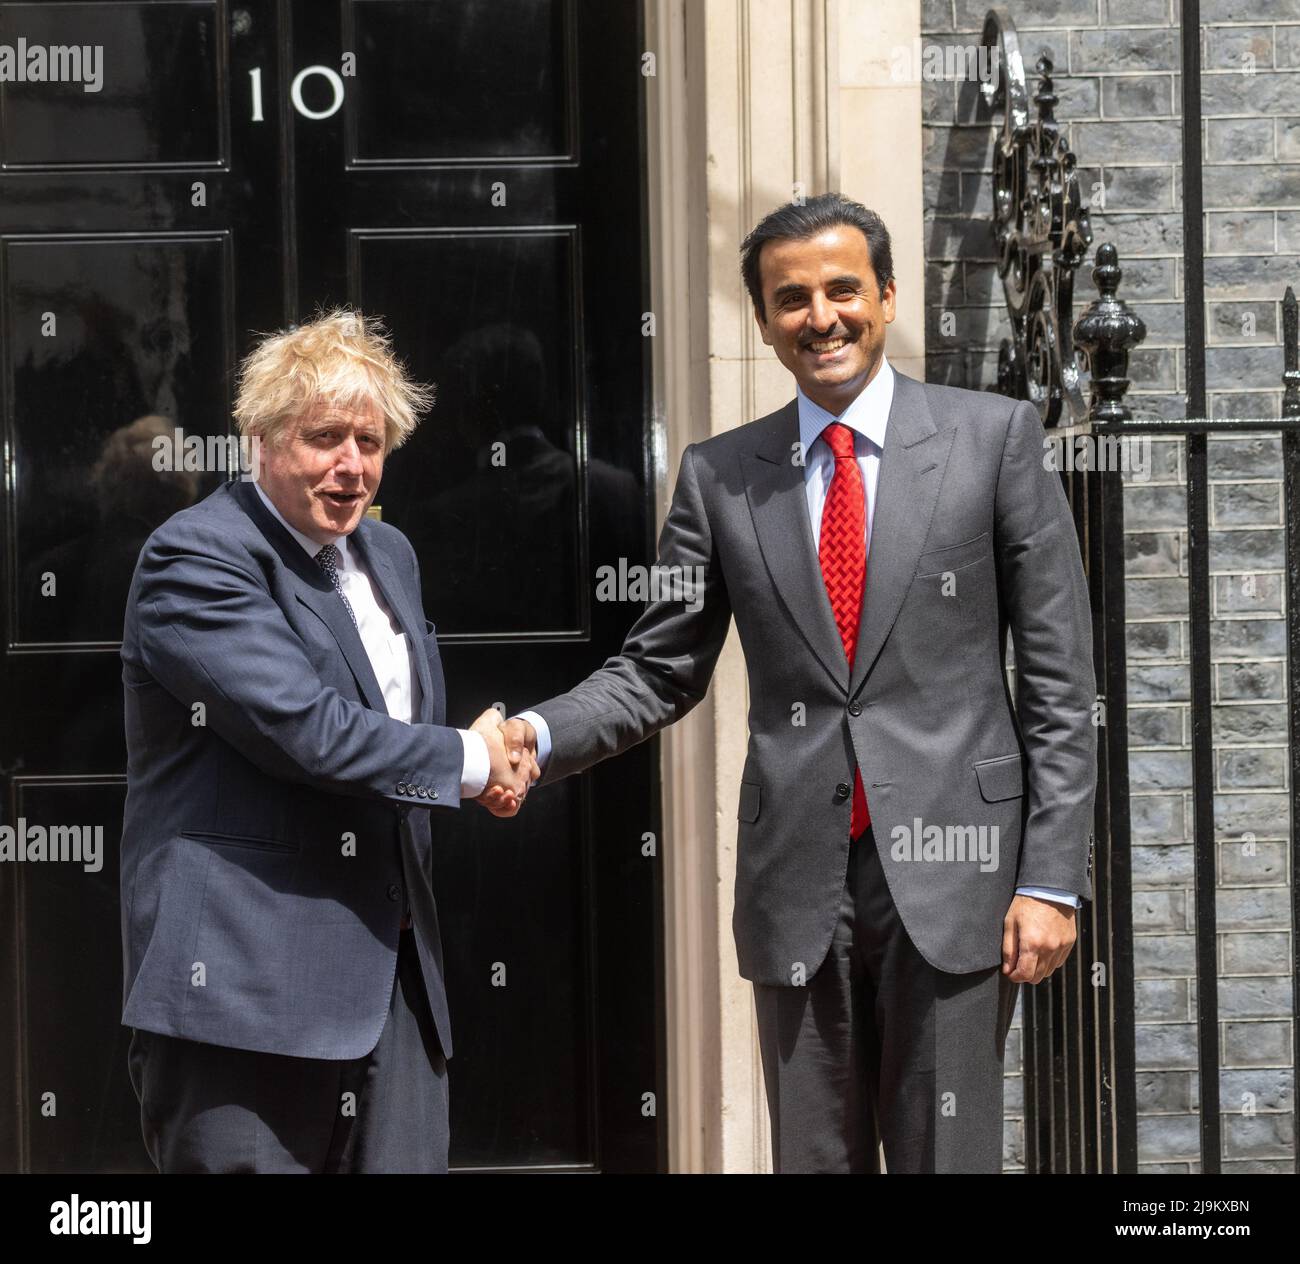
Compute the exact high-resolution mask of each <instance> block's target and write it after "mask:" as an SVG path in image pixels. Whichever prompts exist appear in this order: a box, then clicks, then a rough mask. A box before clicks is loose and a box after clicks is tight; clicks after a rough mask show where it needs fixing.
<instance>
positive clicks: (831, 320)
mask: <svg viewBox="0 0 1300 1264" xmlns="http://www.w3.org/2000/svg"><path fill="white" fill-rule="evenodd" d="M808 321H809V323H810V324H811V325H812V327H813V329H814V330H815V331H816V332H817V333H819V334H828V333H830V331H831V330H832V329H833V328H834V327H835V325H836V324H837V323H838V322H839V316H838V315H837V313H836V311H835V305H834V304H833V303H831V302H829V301H827V298H826V296H825V295H824V294H814V295H813V296H812V300H811V302H810V304H809V308H808Z"/></svg>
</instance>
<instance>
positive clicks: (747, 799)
mask: <svg viewBox="0 0 1300 1264" xmlns="http://www.w3.org/2000/svg"><path fill="white" fill-rule="evenodd" d="M758 808H759V787H758V784H757V783H756V782H753V781H742V782H741V783H740V807H739V809H738V810H737V812H736V819H737V820H740V821H745V822H747V823H749V822H753V821H756V820H758Z"/></svg>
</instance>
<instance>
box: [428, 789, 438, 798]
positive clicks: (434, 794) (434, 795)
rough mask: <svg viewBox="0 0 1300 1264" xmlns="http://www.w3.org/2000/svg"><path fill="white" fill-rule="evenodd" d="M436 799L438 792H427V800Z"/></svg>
mask: <svg viewBox="0 0 1300 1264" xmlns="http://www.w3.org/2000/svg"><path fill="white" fill-rule="evenodd" d="M437 797H438V792H437V791H436V790H430V791H429V798H431V799H436V798H437Z"/></svg>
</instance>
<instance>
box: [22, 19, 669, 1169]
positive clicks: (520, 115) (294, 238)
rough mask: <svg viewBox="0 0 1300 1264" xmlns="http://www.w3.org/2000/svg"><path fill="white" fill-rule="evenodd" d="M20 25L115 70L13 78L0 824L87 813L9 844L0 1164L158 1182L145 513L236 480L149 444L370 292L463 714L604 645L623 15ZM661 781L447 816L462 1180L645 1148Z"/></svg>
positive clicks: (443, 883) (634, 169)
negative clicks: (37, 847) (141, 854)
mask: <svg viewBox="0 0 1300 1264" xmlns="http://www.w3.org/2000/svg"><path fill="white" fill-rule="evenodd" d="M20 39H25V41H26V47H27V48H28V49H30V48H32V47H33V46H43V47H50V46H64V47H68V46H89V47H92V48H93V47H94V46H100V47H101V48H102V62H101V63H100V65H101V70H102V80H101V83H100V84H99V86H98V89H97V90H96V91H86V90H85V89H86V86H87V85H86V82H85V81H84V80H83V81H82V82H76V81H71V82H69V81H65V82H50V81H36V82H31V81H29V82H10V83H5V84H3V85H0V146H3V152H2V153H0V163H2V164H3V166H2V168H0V310H2V312H3V338H2V340H0V341H2V354H3V401H2V405H3V418H2V425H3V440H2V442H3V451H4V466H3V469H4V477H3V492H2V495H3V506H2V508H3V531H4V538H3V543H4V547H3V550H2V556H0V618H2V619H3V628H4V639H3V665H2V667H0V708H2V710H0V715H2V716H3V720H2V724H0V813H2V815H0V823H2V824H4V825H6V826H9V827H10V829H11V830H15V831H16V830H18V829H19V828H20V822H21V823H23V824H24V825H25V828H26V831H27V835H28V837H29V838H30V837H31V836H32V827H43V828H45V829H47V830H48V829H51V828H53V827H58V828H60V829H61V830H63V831H64V832H63V834H62V838H63V842H64V846H65V847H68V846H69V840H71V839H75V838H78V837H80V838H81V840H82V847H81V849H80V850H75V849H73V850H72V851H71V855H72V856H74V857H75V856H80V857H81V860H80V861H78V860H75V859H71V858H70V859H68V860H61V861H52V860H45V861H37V860H33V859H27V860H24V861H19V860H17V859H14V860H12V861H9V860H6V861H4V862H0V917H2V918H3V925H4V926H5V929H6V934H5V935H4V937H3V946H0V986H2V987H3V996H2V997H0V1002H2V1003H3V1011H2V1012H3V1014H4V1024H3V1028H2V1029H0V1036H2V1041H0V1076H3V1079H4V1083H5V1086H6V1091H7V1092H9V1093H11V1094H12V1109H4V1110H0V1164H3V1166H4V1167H6V1168H9V1169H19V1170H33V1171H69V1170H73V1171H121V1170H135V1169H147V1168H148V1166H149V1165H148V1160H147V1158H146V1156H145V1154H144V1151H143V1145H142V1142H141V1140H140V1130H139V1121H138V1108H137V1105H136V1102H135V1098H134V1095H133V1094H132V1091H131V1087H130V1084H129V1081H128V1080H127V1076H126V1038H127V1035H128V1033H127V1031H126V1029H124V1028H122V1027H121V1026H120V1025H119V1016H120V1005H121V966H120V939H119V923H118V889H117V845H118V841H119V839H118V836H119V831H120V825H121V812H122V802H123V795H124V789H125V785H124V778H123V770H124V766H125V753H124V745H123V738H122V714H121V677H120V662H119V659H118V656H117V651H118V642H119V639H120V635H121V625H122V610H123V604H124V599H125V594H126V590H127V586H128V583H129V579H130V574H131V569H132V567H133V566H134V562H135V558H136V555H137V554H138V552H139V549H140V545H141V544H142V542H143V540H144V539H145V537H146V536H147V535H148V533H149V532H150V531H151V530H152V529H153V527H155V526H156V525H157V524H158V523H159V522H161V521H163V520H164V519H165V518H167V517H168V516H169V515H170V514H171V513H174V512H176V511H177V510H178V509H180V508H183V507H184V506H185V505H187V504H190V503H192V502H193V501H194V500H195V499H197V498H200V497H202V496H204V495H206V494H207V493H208V492H209V491H210V490H211V489H212V488H213V487H215V486H216V484H217V482H218V481H219V480H220V479H221V478H223V477H226V476H227V475H225V474H224V473H221V472H217V471H214V470H213V469H211V468H207V469H196V470H184V469H182V470H159V469H157V468H155V466H156V465H157V464H159V461H158V459H157V458H156V452H157V450H158V443H157V441H158V440H160V438H170V439H172V440H173V441H174V440H175V438H176V433H175V432H176V430H177V429H178V428H179V429H180V430H181V431H182V432H183V433H184V435H189V436H194V435H198V436H204V435H214V436H215V435H226V434H228V433H229V432H230V422H229V415H230V405H231V396H232V391H233V384H234V368H235V365H236V364H237V362H238V359H239V357H240V355H242V354H243V353H244V352H245V351H246V350H247V349H248V347H249V345H250V340H251V338H252V337H253V336H254V334H255V333H256V332H258V331H268V330H272V329H277V328H280V327H283V326H284V325H285V324H286V323H288V322H290V321H294V320H299V319H305V318H308V317H310V315H312V314H313V312H314V311H315V310H316V309H317V308H319V307H329V306H333V305H335V304H339V303H344V302H349V303H354V304H356V305H358V306H359V307H361V308H362V309H363V310H364V311H366V312H368V313H375V314H381V315H383V316H384V317H385V318H386V320H387V322H388V324H389V326H390V329H391V331H392V333H393V338H394V343H395V346H396V349H397V350H398V352H399V354H400V355H401V356H402V357H403V358H404V359H405V360H406V361H407V362H408V363H409V364H410V366H411V368H412V369H413V371H414V373H415V375H416V376H417V377H418V378H420V379H421V380H423V381H429V382H433V383H435V384H436V386H437V390H438V402H437V405H436V406H435V408H434V409H433V411H432V412H431V413H430V414H429V415H428V417H426V419H425V421H424V423H423V424H422V426H421V427H420V429H419V430H418V431H417V432H416V434H415V436H414V437H413V438H412V439H411V440H410V441H409V442H408V443H407V444H406V445H405V447H403V448H402V449H401V450H399V451H398V452H396V453H394V454H393V455H392V456H390V458H389V461H388V463H387V465H386V468H385V475H384V481H383V485H382V487H381V488H380V491H379V494H378V496H377V498H376V502H375V504H376V507H377V509H378V511H379V512H380V513H381V514H382V516H383V518H384V520H385V521H388V522H391V523H393V524H394V525H396V526H398V527H399V528H401V529H402V530H403V531H404V532H406V534H407V535H408V536H409V537H410V538H411V540H412V542H413V543H414V544H415V547H416V549H417V551H418V553H419V556H420V564H421V570H422V573H423V577H424V584H425V605H426V610H427V613H428V615H429V617H430V618H431V619H432V620H433V621H434V622H435V623H436V624H437V626H438V629H439V640H440V644H441V646H442V651H443V656H444V663H445V667H446V673H447V683H448V694H449V704H450V713H449V722H451V723H457V724H467V723H468V722H469V721H470V720H471V719H472V718H473V716H474V715H475V714H477V713H478V711H480V710H482V709H483V708H484V707H485V706H488V705H490V704H493V703H500V704H502V705H504V706H505V707H506V708H507V709H508V710H512V711H513V710H518V709H522V708H523V707H524V706H527V705H528V704H530V703H533V702H536V701H539V700H541V699H543V698H545V697H548V696H550V695H551V694H552V693H554V692H557V691H559V690H562V689H564V688H567V687H568V686H569V685H571V684H572V683H574V682H575V681H577V680H578V679H580V678H581V677H582V676H584V675H585V674H586V673H588V672H589V671H591V670H592V669H593V668H594V667H596V666H598V665H599V664H600V663H601V662H602V661H604V659H605V658H606V657H607V656H608V655H609V654H611V653H614V652H616V651H617V649H618V646H619V644H620V642H621V639H622V635H623V633H624V632H625V631H626V629H627V626H628V625H629V623H630V622H631V620H632V618H633V617H634V615H635V613H636V610H635V609H634V608H632V607H629V606H628V605H627V604H626V603H624V604H618V603H603V602H600V601H597V600H596V599H595V592H596V576H597V572H598V568H600V567H601V566H603V565H606V564H612V565H617V564H618V560H619V559H620V558H626V559H628V560H629V561H631V562H641V561H647V560H649V558H648V551H649V549H650V545H651V514H650V509H651V500H650V496H649V493H648V490H647V489H648V480H647V455H646V454H647V452H648V451H649V446H648V444H647V443H646V432H645V426H646V417H647V408H646V389H647V388H646V383H647V372H646V342H645V340H644V339H643V338H642V331H641V319H642V317H641V313H642V311H643V310H644V309H645V307H646V306H647V303H646V302H645V299H644V286H643V257H642V255H643V251H642V242H643V239H644V234H643V231H642V223H643V214H644V212H643V185H642V169H643V142H642V127H641V106H640V91H641V83H642V79H641V75H640V69H639V67H640V54H641V36H640V8H639V5H638V4H637V3H636V0H602V3H600V4H594V3H586V2H585V0H582V2H581V3H580V2H579V0H341V2H337V3H324V2H323V0H292V2H291V0H278V2H277V0H247V2H246V3H243V4H241V5H238V6H235V5H231V4H228V3H225V2H223V0H217V2H213V3H192V2H186V3H170V2H169V0H156V2H152V3H147V2H131V0H98V2H89V3H62V4H55V5H46V4H11V3H0V43H4V44H8V45H11V46H16V45H18V42H19V40H20ZM93 64H94V63H93V59H92V58H90V57H88V58H87V59H86V62H85V65H86V66H87V67H88V68H89V67H91V66H93ZM656 767H657V749H656V746H655V744H654V743H649V744H647V745H645V746H642V747H640V748H638V749H637V750H635V751H633V752H630V753H629V754H628V755H627V756H625V757H623V758H622V759H620V760H618V761H613V762H611V764H609V765H608V766H606V767H604V768H601V769H597V770H595V771H594V772H593V773H592V774H590V775H589V776H586V777H583V778H573V779H571V780H570V781H568V782H564V783H561V784H559V785H557V786H555V787H550V788H547V789H546V790H542V791H538V792H536V793H535V794H534V795H533V796H531V797H530V800H529V803H528V806H527V808H526V809H525V811H524V813H523V814H522V815H521V816H520V817H519V818H518V819H516V820H514V821H497V820H495V819H494V818H492V817H490V816H489V815H488V814H487V813H485V812H483V811H482V810H481V809H479V808H477V807H476V806H475V805H472V804H469V805H466V806H465V807H464V808H463V809H462V810H461V811H459V812H444V813H440V814H438V815H436V816H435V817H434V822H435V841H436V849H437V853H438V859H437V862H436V865H437V868H436V872H435V875H434V877H435V890H436V892H437V894H438V898H439V907H440V913H441V920H442V925H443V935H444V943H445V947H446V953H447V964H448V971H449V988H450V992H451V1004H452V1019H453V1024H454V1027H455V1030H456V1045H457V1047H456V1057H455V1059H454V1060H453V1062H452V1064H451V1082H452V1085H453V1087H452V1092H451V1101H452V1136H453V1141H452V1162H453V1165H454V1166H459V1167H471V1168H507V1167H539V1166H552V1167H562V1168H598V1169H604V1170H640V1171H645V1170H655V1169H657V1168H660V1167H662V1166H663V1164H664V1161H665V1123H664V1100H663V1089H664V1083H665V1077H664V1073H663V1058H662V1053H663V1031H662V996H661V993H662V980H661V971H660V941H659V935H660V930H659V927H660V913H661V883H660V879H659V864H660V860H659V856H660V855H661V854H662V846H661V845H660V843H659V821H658V809H657V801H658V794H657V789H658V788H657V773H656ZM66 827H78V828H79V829H81V831H82V832H81V834H80V835H77V834H75V833H74V832H72V831H70V830H67V829H66ZM97 831H102V853H101V854H100V856H99V859H98V863H96V860H95V858H94V855H93V850H94V840H95V838H96V837H98V834H97ZM51 837H52V835H51Z"/></svg>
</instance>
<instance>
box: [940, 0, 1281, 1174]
mask: <svg viewBox="0 0 1300 1264" xmlns="http://www.w3.org/2000/svg"><path fill="white" fill-rule="evenodd" d="M1007 7H1008V9H1009V10H1010V12H1011V14H1012V16H1013V18H1014V19H1015V20H1016V23H1017V26H1018V29H1019V31H1020V35H1021V46H1022V52H1023V54H1024V58H1025V62H1026V74H1027V77H1028V78H1029V81H1030V82H1029V86H1030V93H1031V96H1032V93H1033V91H1034V88H1035V86H1036V76H1035V75H1034V73H1033V64H1034V62H1035V60H1036V59H1037V57H1038V55H1039V54H1040V53H1042V52H1046V53H1047V54H1048V55H1049V56H1050V57H1051V58H1052V60H1053V62H1054V63H1055V71H1054V75H1055V85H1056V91H1057V94H1058V95H1059V97H1060V103H1059V104H1058V106H1057V108H1056V115H1057V118H1058V120H1060V121H1061V123H1062V124H1063V126H1065V128H1066V133H1065V134H1066V136H1067V138H1068V140H1069V143H1070V146H1071V148H1072V149H1073V150H1074V152H1075V154H1076V155H1077V157H1078V159H1079V164H1080V171H1081V175H1082V181H1083V187H1084V190H1085V194H1090V195H1091V196H1092V200H1093V207H1092V212H1091V214H1092V225H1093V233H1094V245H1097V244H1100V243H1102V242H1105V241H1111V242H1114V243H1115V244H1116V245H1117V247H1118V248H1119V252H1120V261H1121V265H1122V267H1123V269H1124V280H1123V283H1122V285H1121V288H1120V293H1121V295H1122V296H1123V297H1125V298H1126V299H1127V300H1128V301H1129V303H1130V304H1131V305H1132V306H1133V308H1134V309H1135V310H1136V311H1137V312H1138V314H1139V315H1141V317H1142V318H1143V320H1144V321H1145V322H1146V324H1147V328H1148V336H1147V339H1146V342H1145V344H1144V346H1143V347H1142V348H1141V350H1140V351H1139V352H1138V353H1137V354H1136V355H1135V357H1134V360H1133V364H1132V368H1131V374H1132V378H1133V388H1132V391H1131V392H1130V397H1129V398H1130V401H1131V403H1132V404H1133V406H1134V408H1135V411H1137V412H1138V413H1139V414H1144V415H1161V416H1181V415H1184V414H1185V412H1186V402H1185V397H1184V395H1183V393H1182V392H1183V391H1184V389H1185V385H1186V383H1185V370H1184V364H1183V355H1182V350H1183V304H1182V294H1183V288H1182V287H1183V258H1182V251H1183V241H1182V222H1181V202H1180V191H1181V187H1182V172H1181V163H1180V157H1181V143H1182V141H1181V120H1180V113H1181V112H1180V109H1179V93H1180V90H1181V87H1180V81H1179V33H1178V12H1179V6H1178V4H1177V3H1176V0H1172V2H1171V0H1007ZM986 8H987V5H986V4H985V3H977V2H974V0H924V2H923V14H922V26H923V30H924V37H923V38H924V42H925V44H926V45H927V46H928V45H931V44H938V45H941V46H947V45H952V44H959V45H970V44H974V43H976V42H978V39H979V32H980V28H981V26H982V24H983V18H984V14H985V12H986ZM1201 21H1202V24H1203V28H1204V30H1203V40H1202V75H1203V83H1202V109H1203V113H1204V116H1205V122H1204V138H1203V143H1204V147H1205V164H1204V168H1203V171H1204V192H1205V208H1206V215H1205V241H1206V252H1205V256H1206V257H1205V277H1206V292H1207V300H1208V303H1207V330H1208V339H1207V341H1208V351H1207V373H1208V383H1209V407H1210V411H1211V415H1213V416H1233V415H1237V416H1263V417H1272V416H1277V415H1278V413H1279V408H1280V397H1281V392H1280V376H1281V368H1282V354H1281V349H1280V328H1281V323H1280V310H1279V309H1280V299H1281V295H1282V292H1283V290H1284V288H1285V286H1286V285H1287V284H1293V285H1296V286H1297V287H1300V0H1203V2H1202V5H1201ZM974 95H975V86H974V85H973V84H969V83H960V82H927V83H925V84H924V87H923V111H924V123H925V131H924V137H925V139H924V144H925V155H924V157H925V211H926V241H927V258H926V264H927V268H926V295H925V299H926V309H927V376H928V377H929V379H930V380H931V381H944V382H951V383H953V384H955V385H962V386H970V387H982V386H985V385H987V384H991V383H992V382H993V381H994V378H995V369H996V363H997V347H998V344H999V342H1000V340H1001V339H1002V338H1003V337H1004V336H1006V335H1007V333H1008V332H1009V331H1008V327H1007V324H1006V322H1005V318H1004V316H1003V310H1002V294H1001V283H1000V281H999V280H998V278H997V274H996V269H995V267H994V265H993V257H992V250H991V246H990V239H989V235H988V228H987V224H988V216H989V213H990V192H991V183H990V174H989V171H990V166H989V160H990V155H991V152H992V131H991V129H990V128H989V127H988V126H987V125H986V124H980V123H976V122H969V121H967V120H972V119H974V118H975V115H974V112H973V108H972V105H973V100H974ZM1103 191H1104V192H1103ZM1090 265H1091V260H1089V265H1088V266H1089V267H1090ZM1076 297H1077V298H1078V300H1079V302H1078V309H1079V310H1082V308H1083V306H1084V305H1086V303H1087V302H1088V301H1090V300H1091V299H1092V298H1093V297H1095V290H1094V288H1093V286H1092V282H1091V277H1090V276H1089V275H1087V268H1085V269H1084V270H1083V271H1082V272H1081V273H1080V275H1079V277H1078V285H1077V286H1076ZM1209 466H1210V478H1211V505H1210V513H1211V518H1210V526H1211V537H1210V548H1211V560H1210V567H1211V574H1212V587H1213V595H1212V601H1213V609H1212V611H1211V620H1212V621H1211V654H1212V658H1213V663H1214V666H1213V672H1214V681H1213V700H1214V706H1213V735H1214V742H1215V758H1214V766H1215V779H1216V780H1215V826H1216V839H1217V849H1218V873H1217V899H1216V907H1217V918H1218V931H1219V944H1218V968H1219V973H1220V984H1219V1017H1220V1033H1219V1036H1220V1046H1221V1058H1222V1072H1221V1078H1220V1094H1221V1102H1222V1107H1223V1112H1224V1118H1223V1136H1224V1155H1223V1166H1224V1169H1225V1170H1227V1171H1252V1172H1268V1171H1286V1170H1290V1166H1291V1162H1292V1159H1291V1156H1292V1154H1293V1150H1294V1145H1295V1139H1294V1072H1293V1069H1292V1068H1291V1048H1292V1045H1291V1020H1290V1011H1291V984H1290V977H1289V974H1288V963H1289V960H1290V955H1291V945H1290V916H1289V904H1288V901H1289V889H1288V886H1287V874H1288V865H1289V856H1288V847H1289V845H1290V843H1289V835H1288V822H1287V801H1286V797H1285V794H1286V788H1287V782H1286V777H1287V768H1286V756H1287V728H1286V708H1285V701H1284V700H1285V696H1286V695H1285V684H1286V682H1285V642H1284V627H1285V625H1284V621H1283V609H1282V601H1283V583H1282V578H1283V574H1284V570H1283V567H1284V558H1283V539H1282V531H1281V484H1280V443H1279V440H1278V439H1277V437H1276V436H1273V435H1270V436H1266V437H1264V436H1261V437H1247V438H1241V439H1224V438H1213V439H1211V441H1210V445H1209ZM1125 528H1126V530H1125V536H1126V538H1125V553H1126V565H1127V575H1128V579H1127V583H1126V590H1127V601H1128V618H1129V626H1128V656H1129V698H1130V714H1129V740H1130V751H1131V755H1130V778H1131V789H1132V796H1133V798H1132V808H1133V844H1134V849H1133V872H1134V888H1135V889H1134V897H1133V919H1134V929H1135V935H1136V942H1135V945H1134V948H1135V954H1134V955H1135V963H1136V973H1137V989H1136V1004H1137V1022H1138V1030H1137V1063H1138V1084H1137V1090H1138V1110H1139V1121H1138V1138H1139V1158H1140V1162H1141V1166H1142V1170H1143V1171H1152V1172H1155V1171H1172V1172H1190V1171H1196V1170H1197V1169H1198V1168H1199V1155H1198V1149H1199V1135H1198V1127H1197V1122H1198V1121H1197V1116H1196V1092H1197V1086H1196V1078H1197V1077H1196V1028H1195V1020H1196V997H1195V963H1194V927H1195V920H1194V919H1195V902H1194V893H1193V870H1192V846H1191V837H1190V831H1191V821H1192V807H1191V796H1190V792H1191V750H1190V714H1189V698H1190V691H1189V683H1188V649H1189V646H1188V625H1187V600H1188V598H1187V532H1186V468H1185V464H1184V460H1183V455H1182V443H1181V442H1179V441H1169V440H1165V441H1157V442H1155V443H1154V444H1153V445H1152V463H1151V469H1150V473H1149V477H1148V478H1146V479H1145V480H1139V479H1130V480H1129V481H1128V482H1127V484H1126V494H1125ZM1016 1022H1017V1030H1016V1031H1015V1032H1014V1033H1013V1038H1012V1041H1011V1043H1010V1046H1009V1047H1008V1050H1007V1067H1008V1078H1007V1131H1006V1153H1005V1167H1006V1170H1008V1171H1014V1170H1016V1169H1017V1168H1020V1167H1022V1166H1023V1132H1022V1123H1021V1086H1022V1081H1021V1074H1020V1071H1021V1064H1020V1057H1021V1044H1020V1039H1019V1030H1018V1026H1019V1014H1017V1019H1016Z"/></svg>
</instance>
